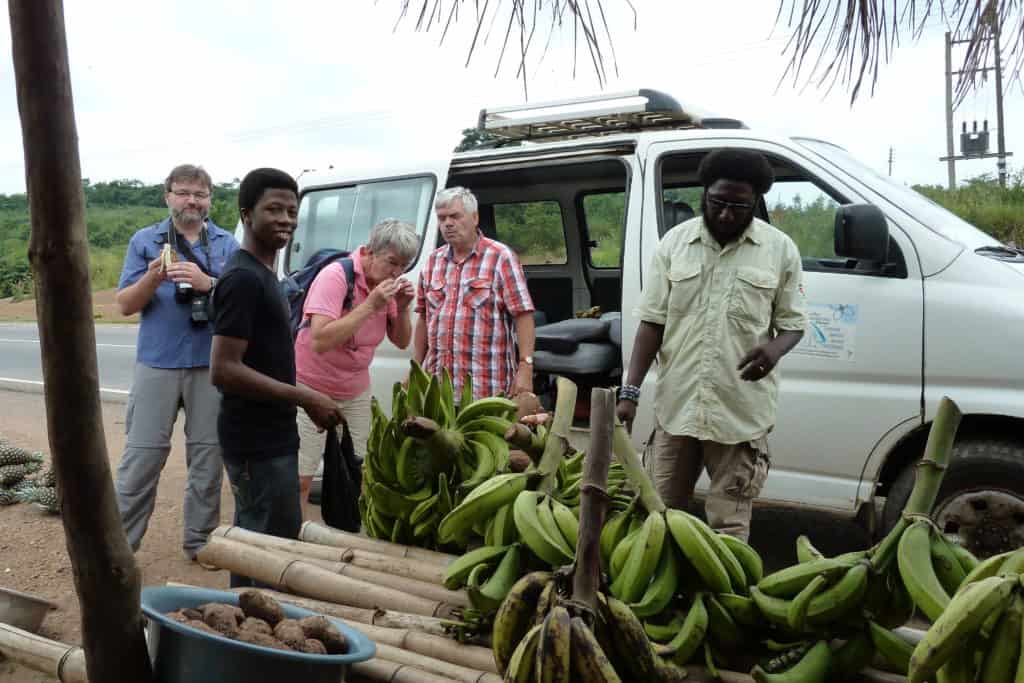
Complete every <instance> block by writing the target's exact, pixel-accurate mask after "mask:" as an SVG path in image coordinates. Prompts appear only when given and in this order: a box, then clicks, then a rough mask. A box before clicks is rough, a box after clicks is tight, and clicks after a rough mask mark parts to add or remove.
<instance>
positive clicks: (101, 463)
mask: <svg viewBox="0 0 1024 683" xmlns="http://www.w3.org/2000/svg"><path fill="white" fill-rule="evenodd" d="M8 7H9V11H10V20H11V46H12V52H13V56H14V76H15V83H16V84H17V91H18V112H19V114H20V116H21V128H22V138H23V142H24V147H25V176H26V184H27V188H28V198H29V210H30V214H31V222H32V236H31V240H30V243H29V261H30V262H31V264H32V272H33V277H34V279H35V290H36V314H37V316H38V321H39V340H40V349H41V353H42V366H43V381H44V386H45V394H46V423H47V432H48V435H49V441H50V451H51V453H52V457H53V467H54V471H55V472H56V475H57V483H58V491H59V492H60V498H61V507H62V517H63V522H64V536H65V539H66V542H67V547H68V554H69V555H70V557H71V567H72V570H73V571H74V578H75V590H76V592H77V593H78V600H79V605H80V606H81V612H82V644H83V648H84V650H85V659H86V666H87V667H88V672H89V678H90V680H93V681H125V682H131V683H135V682H143V681H149V680H151V678H152V674H151V669H150V663H149V657H148V655H147V651H146V642H145V639H144V637H143V621H142V612H141V610H140V608H139V591H140V585H139V584H140V579H139V571H138V568H137V567H136V565H135V558H134V556H133V555H132V551H131V548H130V547H129V546H128V541H127V539H126V538H125V535H124V531H123V530H122V529H121V521H120V516H119V515H118V511H117V502H116V500H115V495H114V486H113V483H112V481H111V478H110V464H109V462H108V460H107V446H106V441H105V440H104V435H103V419H102V414H101V412H100V394H99V381H98V377H99V373H98V371H97V365H96V330H95V328H94V327H93V320H92V292H91V290H90V282H89V255H88V245H87V242H86V233H85V204H84V197H83V194H82V179H81V168H80V165H79V159H78V134H77V131H76V128H75V114H74V105H73V101H72V96H71V76H70V71H69V67H68V52H67V41H66V38H65V34H64V10H63V5H62V3H61V1H60V0H8Z"/></svg>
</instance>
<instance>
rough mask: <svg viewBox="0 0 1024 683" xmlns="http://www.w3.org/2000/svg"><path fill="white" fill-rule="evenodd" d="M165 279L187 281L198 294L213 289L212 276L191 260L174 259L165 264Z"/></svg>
mask: <svg viewBox="0 0 1024 683" xmlns="http://www.w3.org/2000/svg"><path fill="white" fill-rule="evenodd" d="M167 279H168V280H170V281H171V282H175V283H177V282H187V283H188V284H190V285H192V289H194V290H195V291H197V292H199V293H200V294H206V293H207V292H209V291H210V290H211V289H213V278H211V277H210V276H209V275H207V274H206V273H204V272H203V271H202V269H201V268H200V267H199V266H197V265H196V264H194V263H192V262H191V261H175V262H174V263H172V264H170V265H169V266H167Z"/></svg>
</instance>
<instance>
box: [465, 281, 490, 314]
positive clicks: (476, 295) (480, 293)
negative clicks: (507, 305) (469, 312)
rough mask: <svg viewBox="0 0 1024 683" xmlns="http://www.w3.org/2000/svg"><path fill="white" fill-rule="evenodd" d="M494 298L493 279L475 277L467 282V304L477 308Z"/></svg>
mask: <svg viewBox="0 0 1024 683" xmlns="http://www.w3.org/2000/svg"><path fill="white" fill-rule="evenodd" d="M493 298H494V290H493V289H491V281H490V280H486V279H484V278H475V279H473V280H469V281H468V282H466V305H467V306H469V307H470V308H472V309H474V310H476V309H480V308H483V307H484V306H486V305H487V304H488V303H490V301H491V300H492V299H493Z"/></svg>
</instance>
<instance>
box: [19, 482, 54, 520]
mask: <svg viewBox="0 0 1024 683" xmlns="http://www.w3.org/2000/svg"><path fill="white" fill-rule="evenodd" d="M21 495H22V500H24V501H25V502H27V503H35V504H36V506H37V507H40V508H42V509H43V510H45V511H46V512H50V513H53V514H60V500H59V499H58V498H57V487H55V486H36V487H34V488H30V489H26V490H25V491H24V493H22V494H21Z"/></svg>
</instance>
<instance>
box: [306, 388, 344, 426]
mask: <svg viewBox="0 0 1024 683" xmlns="http://www.w3.org/2000/svg"><path fill="white" fill-rule="evenodd" d="M300 405H301V406H302V409H303V410H305V411H306V414H307V415H309V419H310V420H312V421H313V424H315V425H316V426H317V429H318V430H320V431H323V430H325V429H330V428H331V427H334V426H336V425H338V424H339V423H340V422H341V420H342V416H341V409H340V408H339V407H338V404H337V403H335V402H334V401H333V400H331V398H330V397H329V396H325V395H324V394H321V393H320V392H319V391H314V390H312V389H309V390H307V391H306V392H305V395H304V396H303V400H302V403H301V404H300Z"/></svg>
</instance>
